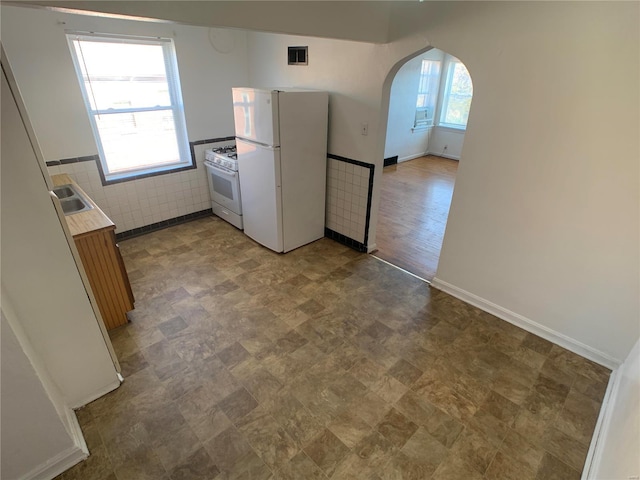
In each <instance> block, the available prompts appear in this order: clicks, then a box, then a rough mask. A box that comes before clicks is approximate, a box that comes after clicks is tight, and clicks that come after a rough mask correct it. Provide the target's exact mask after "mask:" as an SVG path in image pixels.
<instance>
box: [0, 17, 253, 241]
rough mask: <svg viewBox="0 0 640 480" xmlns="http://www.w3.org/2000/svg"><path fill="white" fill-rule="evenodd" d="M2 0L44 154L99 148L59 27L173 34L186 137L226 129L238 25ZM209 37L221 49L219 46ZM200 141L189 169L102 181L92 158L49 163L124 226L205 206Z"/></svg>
mask: <svg viewBox="0 0 640 480" xmlns="http://www.w3.org/2000/svg"><path fill="white" fill-rule="evenodd" d="M1 8H2V19H1V21H2V43H3V45H4V48H5V51H6V53H7V57H8V58H9V60H10V61H11V63H12V65H13V69H14V73H15V76H16V79H17V82H18V85H19V86H20V89H21V92H22V95H23V97H24V100H25V103H26V106H27V108H28V110H29V116H30V117H31V119H32V123H33V125H34V129H35V132H36V135H37V137H38V140H39V142H40V145H41V148H42V151H43V153H44V157H45V160H46V161H55V160H60V159H65V158H74V157H81V156H88V155H94V154H96V153H97V151H98V150H97V147H96V144H95V140H94V137H93V133H92V131H91V127H90V124H89V119H88V116H87V112H86V109H85V106H84V101H83V99H82V94H81V92H80V87H79V84H78V79H77V77H76V74H75V71H74V68H73V63H72V61H71V55H70V52H69V47H68V45H67V40H66V37H65V30H76V31H96V32H104V33H121V34H129V35H142V36H145V35H147V36H164V37H171V38H173V39H174V42H175V47H176V53H177V60H178V69H179V72H180V81H181V84H182V92H183V100H184V105H185V117H186V118H185V119H186V124H187V132H188V136H189V140H190V141H198V140H204V139H210V138H220V137H227V136H233V134H234V129H233V110H232V102H231V87H233V86H235V85H238V84H243V83H246V80H247V68H248V67H247V52H246V34H245V33H244V32H239V31H232V30H220V29H207V28H202V27H190V26H183V25H171V24H161V23H149V22H137V21H125V20H115V19H106V18H98V17H91V16H81V15H70V14H62V13H55V12H50V11H45V10H38V9H32V8H22V7H11V6H6V5H2V7H1ZM210 40H211V41H212V42H213V43H212V42H211V41H210ZM214 45H215V46H216V47H218V49H220V50H222V51H228V53H220V52H219V51H217V50H216V49H215V48H214ZM54 86H55V88H54ZM227 143H229V142H227ZM205 147H206V146H198V147H196V158H197V162H198V168H197V169H195V170H189V171H186V172H181V173H175V174H169V175H162V176H157V177H152V178H147V179H142V180H136V181H133V182H126V183H123V184H116V185H110V186H106V187H103V186H102V184H101V182H100V178H99V175H98V170H97V167H96V165H95V163H94V162H81V163H74V164H69V165H62V166H57V167H50V169H49V171H50V174H56V173H61V172H64V173H69V174H71V176H72V177H73V178H74V180H76V181H77V182H78V183H79V184H80V186H81V187H82V188H83V189H84V190H85V191H86V192H87V194H88V195H89V196H91V197H92V199H93V200H94V201H95V202H96V203H97V204H98V205H99V206H100V208H102V209H103V210H104V211H105V213H106V214H107V215H108V216H109V217H110V218H111V219H112V220H113V221H114V222H115V223H116V226H117V231H126V230H131V229H133V228H137V227H141V226H144V225H149V224H151V223H155V222H159V221H162V220H167V219H169V218H174V217H177V216H181V215H185V214H188V213H192V212H197V211H200V210H205V209H207V208H211V204H210V197H209V191H208V186H207V180H206V174H205V172H204V169H203V168H202V161H203V160H204V153H203V152H204V148H205Z"/></svg>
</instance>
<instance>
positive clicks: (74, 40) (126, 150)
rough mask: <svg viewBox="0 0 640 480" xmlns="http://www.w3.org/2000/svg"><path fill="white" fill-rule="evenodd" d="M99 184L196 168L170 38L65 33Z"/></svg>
mask: <svg viewBox="0 0 640 480" xmlns="http://www.w3.org/2000/svg"><path fill="white" fill-rule="evenodd" d="M67 38H68V40H69V44H70V48H71V52H72V56H73V60H74V64H75V67H76V73H77V74H78V79H79V81H80V87H81V89H82V93H83V95H84V100H85V104H86V106H87V110H88V112H89V118H90V121H91V125H92V127H93V132H94V135H95V137H96V142H97V144H98V151H99V153H100V162H101V165H102V170H103V176H104V181H105V182H104V183H105V184H108V183H111V182H116V181H123V180H124V179H127V178H129V179H132V177H139V176H141V175H142V176H146V175H153V174H159V173H168V172H171V171H176V170H178V169H186V168H195V165H194V163H193V160H192V159H191V156H190V152H189V145H188V141H187V131H186V126H185V121H184V107H183V104H182V96H181V94H180V84H179V79H178V68H177V63H176V56H175V50H174V48H173V41H172V40H171V39H162V38H140V37H122V36H113V35H97V34H85V33H82V34H80V33H73V34H68V35H67Z"/></svg>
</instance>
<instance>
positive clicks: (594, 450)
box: [581, 368, 622, 480]
mask: <svg viewBox="0 0 640 480" xmlns="http://www.w3.org/2000/svg"><path fill="white" fill-rule="evenodd" d="M621 377H622V375H621V374H620V368H618V369H617V370H614V371H612V372H611V376H610V377H609V384H608V385H607V391H606V392H605V394H604V398H603V399H602V406H601V407H600V414H599V415H598V422H597V423H596V428H595V429H594V431H593V436H592V437H591V444H590V445H589V452H588V453H587V459H586V460H585V462H584V468H583V469H582V477H581V480H597V478H596V475H597V474H598V471H599V470H600V462H601V461H602V455H603V453H604V446H603V442H604V440H605V439H606V438H607V436H608V434H609V429H610V427H611V419H612V418H613V413H614V410H615V405H616V400H617V398H618V392H619V391H620V384H621V381H620V378H621Z"/></svg>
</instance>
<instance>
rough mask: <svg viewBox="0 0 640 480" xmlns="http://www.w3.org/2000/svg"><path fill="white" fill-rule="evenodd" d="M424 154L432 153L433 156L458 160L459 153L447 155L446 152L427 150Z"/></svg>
mask: <svg viewBox="0 0 640 480" xmlns="http://www.w3.org/2000/svg"><path fill="white" fill-rule="evenodd" d="M425 155H433V156H435V157H442V158H449V159H451V160H458V161H460V155H449V154H448V153H442V152H427V153H425Z"/></svg>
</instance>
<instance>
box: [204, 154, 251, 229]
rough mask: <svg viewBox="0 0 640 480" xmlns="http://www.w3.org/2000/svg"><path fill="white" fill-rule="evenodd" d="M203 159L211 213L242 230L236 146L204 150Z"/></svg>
mask: <svg viewBox="0 0 640 480" xmlns="http://www.w3.org/2000/svg"><path fill="white" fill-rule="evenodd" d="M204 158H205V160H204V166H205V167H206V170H207V178H208V179H209V192H210V193H211V209H212V210H213V213H215V214H216V215H217V216H219V217H220V218H222V219H224V220H226V221H227V222H229V223H230V224H232V225H234V226H236V227H237V228H239V229H240V230H242V228H243V222H242V200H241V197H240V178H239V176H238V155H237V154H236V146H235V145H225V146H224V147H218V148H209V149H207V150H205V153H204Z"/></svg>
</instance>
